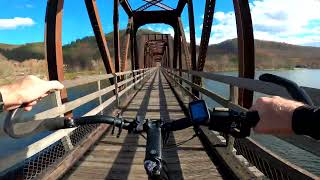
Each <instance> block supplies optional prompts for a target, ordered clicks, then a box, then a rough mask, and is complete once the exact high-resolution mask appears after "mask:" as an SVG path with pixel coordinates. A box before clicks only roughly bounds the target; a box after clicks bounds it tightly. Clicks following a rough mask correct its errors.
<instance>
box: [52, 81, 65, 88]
mask: <svg viewBox="0 0 320 180" xmlns="http://www.w3.org/2000/svg"><path fill="white" fill-rule="evenodd" d="M48 88H49V90H61V89H63V88H64V86H63V84H61V83H60V82H59V81H49V82H48Z"/></svg>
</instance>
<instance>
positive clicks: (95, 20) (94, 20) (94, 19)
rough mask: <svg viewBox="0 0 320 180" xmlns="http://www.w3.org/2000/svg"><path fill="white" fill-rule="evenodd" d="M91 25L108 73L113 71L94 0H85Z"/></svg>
mask: <svg viewBox="0 0 320 180" xmlns="http://www.w3.org/2000/svg"><path fill="white" fill-rule="evenodd" d="M85 4H86V7H87V11H88V15H89V18H90V22H91V26H92V29H93V32H94V35H95V37H96V41H97V44H98V48H99V51H100V54H101V58H102V60H103V63H104V66H105V68H106V71H107V73H108V74H110V73H114V72H115V71H114V66H113V62H112V59H111V56H110V52H109V49H108V46H107V41H106V38H105V35H104V32H103V29H102V25H101V21H100V17H99V13H98V8H97V4H96V0H85Z"/></svg>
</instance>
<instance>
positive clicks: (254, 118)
mask: <svg viewBox="0 0 320 180" xmlns="http://www.w3.org/2000/svg"><path fill="white" fill-rule="evenodd" d="M259 120H260V117H259V113H258V111H248V112H246V120H245V121H244V122H245V123H246V124H247V126H248V127H250V128H252V127H255V126H256V125H257V124H258V122H259Z"/></svg>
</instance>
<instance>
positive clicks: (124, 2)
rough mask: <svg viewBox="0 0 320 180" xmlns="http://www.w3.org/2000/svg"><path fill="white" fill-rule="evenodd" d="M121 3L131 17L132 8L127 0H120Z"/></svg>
mask: <svg viewBox="0 0 320 180" xmlns="http://www.w3.org/2000/svg"><path fill="white" fill-rule="evenodd" d="M120 4H121V6H122V8H123V9H124V11H125V12H126V13H127V15H128V16H129V17H131V16H132V9H131V6H130V4H129V3H128V1H127V0H120Z"/></svg>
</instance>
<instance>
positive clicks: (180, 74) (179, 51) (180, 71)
mask: <svg viewBox="0 0 320 180" xmlns="http://www.w3.org/2000/svg"><path fill="white" fill-rule="evenodd" d="M178 41H179V43H178V46H179V47H178V55H179V76H180V77H182V57H181V55H182V53H181V48H182V46H181V35H180V34H179V40H178ZM180 84H182V80H181V79H180Z"/></svg>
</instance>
